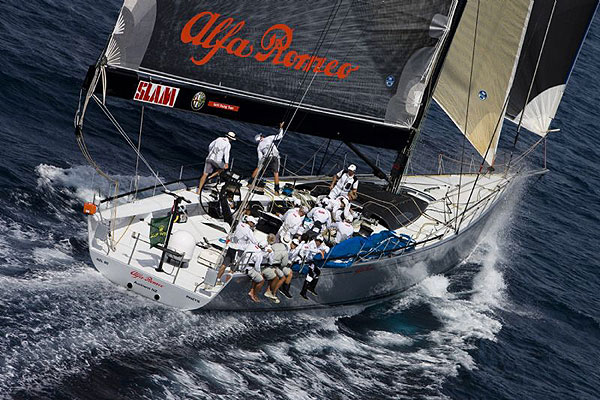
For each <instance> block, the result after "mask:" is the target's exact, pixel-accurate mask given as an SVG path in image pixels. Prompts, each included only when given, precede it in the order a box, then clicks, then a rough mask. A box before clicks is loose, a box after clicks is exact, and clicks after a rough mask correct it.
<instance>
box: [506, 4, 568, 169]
mask: <svg viewBox="0 0 600 400" xmlns="http://www.w3.org/2000/svg"><path fill="white" fill-rule="evenodd" d="M556 2H557V0H554V4H553V5H552V11H551V12H550V19H549V21H548V26H546V32H545V33H544V40H542V47H541V48H540V54H538V58H537V61H536V64H535V70H534V71H533V76H532V78H531V84H530V85H529V91H528V92H527V97H526V98H525V104H524V105H523V111H521V116H520V118H519V124H518V125H517V133H516V135H515V140H514V142H513V147H512V150H511V151H510V158H509V160H508V167H509V168H510V163H511V161H512V157H513V153H514V151H515V148H516V147H517V141H518V140H519V134H520V133H521V126H522V123H523V117H524V116H525V111H526V110H527V104H528V103H529V99H530V98H531V92H532V91H533V85H534V84H535V78H536V77H537V73H538V70H539V67H540V62H541V61H542V54H544V47H546V39H547V38H548V32H550V25H552V20H553V19H554V11H555V10H556Z"/></svg>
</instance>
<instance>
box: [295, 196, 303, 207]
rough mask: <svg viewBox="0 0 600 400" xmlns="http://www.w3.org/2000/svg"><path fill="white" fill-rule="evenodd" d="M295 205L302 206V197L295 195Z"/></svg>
mask: <svg viewBox="0 0 600 400" xmlns="http://www.w3.org/2000/svg"><path fill="white" fill-rule="evenodd" d="M294 205H295V206H296V207H299V206H301V205H302V202H301V201H300V199H299V198H297V197H294Z"/></svg>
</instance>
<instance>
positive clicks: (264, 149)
mask: <svg viewBox="0 0 600 400" xmlns="http://www.w3.org/2000/svg"><path fill="white" fill-rule="evenodd" d="M281 138H283V122H281V123H280V124H279V133H278V134H277V135H271V136H264V135H263V134H262V133H259V134H258V135H256V136H255V137H254V140H256V141H257V142H258V146H257V148H256V151H257V152H258V166H257V167H256V169H255V170H254V172H252V178H255V177H256V175H257V174H258V172H259V170H260V167H261V166H262V168H263V169H264V170H265V171H266V170H267V168H269V167H271V169H272V171H273V180H274V181H275V192H276V193H277V194H279V164H280V162H279V150H278V149H277V146H276V145H275V143H274V142H275V141H276V140H281Z"/></svg>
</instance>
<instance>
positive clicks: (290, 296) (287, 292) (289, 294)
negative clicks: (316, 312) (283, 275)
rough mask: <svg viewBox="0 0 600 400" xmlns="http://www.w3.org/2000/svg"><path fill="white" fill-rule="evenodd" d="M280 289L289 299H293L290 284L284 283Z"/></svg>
mask: <svg viewBox="0 0 600 400" xmlns="http://www.w3.org/2000/svg"><path fill="white" fill-rule="evenodd" d="M279 291H280V292H281V293H282V294H283V295H284V296H285V297H287V298H288V299H291V298H292V294H291V293H290V289H289V287H288V285H283V286H282V287H281V288H280V289H279Z"/></svg>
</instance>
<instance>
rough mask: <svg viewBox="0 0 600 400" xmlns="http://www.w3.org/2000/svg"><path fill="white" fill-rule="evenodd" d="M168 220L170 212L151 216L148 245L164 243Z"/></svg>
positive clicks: (153, 245)
mask: <svg viewBox="0 0 600 400" xmlns="http://www.w3.org/2000/svg"><path fill="white" fill-rule="evenodd" d="M170 220H171V214H170V213H169V214H168V215H167V216H166V217H159V218H152V219H151V220H150V247H155V246H156V245H159V244H160V245H162V244H164V243H165V240H166V239H167V231H168V230H169V221H170Z"/></svg>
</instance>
